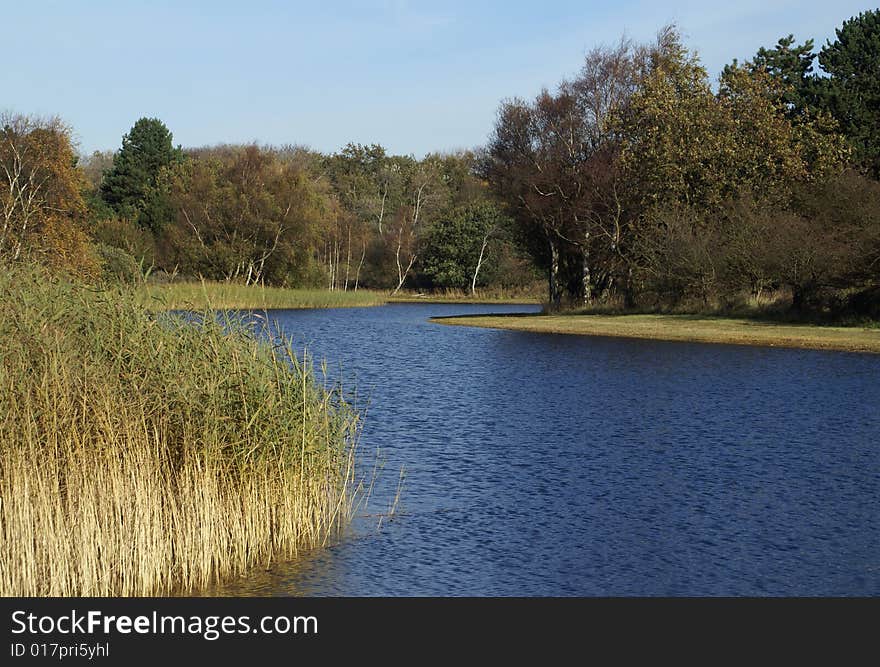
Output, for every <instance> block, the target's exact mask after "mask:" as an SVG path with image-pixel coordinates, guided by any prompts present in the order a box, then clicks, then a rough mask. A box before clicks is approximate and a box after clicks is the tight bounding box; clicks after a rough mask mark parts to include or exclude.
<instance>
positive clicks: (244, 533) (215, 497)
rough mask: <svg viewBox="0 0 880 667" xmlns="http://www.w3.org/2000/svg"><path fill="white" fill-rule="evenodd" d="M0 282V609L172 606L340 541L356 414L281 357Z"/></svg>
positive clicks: (53, 287) (220, 329)
mask: <svg viewBox="0 0 880 667" xmlns="http://www.w3.org/2000/svg"><path fill="white" fill-rule="evenodd" d="M0 268H2V272H0V274H2V275H0V594H2V595H5V596H43V595H53V596H68V595H91V596H103V595H152V594H164V593H184V594H185V593H186V592H188V591H194V590H197V589H200V588H203V587H205V586H207V585H209V584H211V583H213V582H216V581H218V580H221V579H223V578H227V577H230V576H232V575H235V574H237V573H241V572H243V571H245V570H247V569H248V568H252V567H255V566H264V565H266V564H268V563H269V562H270V561H272V560H273V559H281V558H290V557H293V556H295V555H296V554H297V552H298V551H299V550H301V549H306V548H312V547H315V546H317V545H322V544H325V543H326V542H327V541H328V540H330V539H332V538H333V536H334V535H335V534H337V532H338V531H339V530H340V529H342V528H343V527H344V526H345V525H346V524H347V522H348V521H349V518H350V515H351V512H352V511H353V509H352V508H353V502H354V498H355V496H356V495H357V491H356V489H354V488H353V486H354V485H353V483H352V480H353V470H352V466H353V460H354V456H353V449H354V442H355V439H356V431H357V428H358V424H357V415H356V414H355V413H354V412H353V411H352V410H351V409H350V408H349V407H348V406H347V405H346V404H345V403H344V401H343V400H342V398H341V396H340V395H339V393H338V392H336V391H334V390H332V389H327V388H326V387H325V386H324V385H323V384H322V383H320V382H319V381H318V380H317V379H316V376H315V374H314V373H313V372H312V370H311V366H310V364H308V363H306V362H300V361H298V360H297V359H296V357H295V356H294V355H293V353H292V351H291V349H290V347H289V346H285V345H281V344H278V343H277V341H276V344H275V345H274V346H273V345H270V344H268V343H266V342H263V341H261V340H260V339H259V338H258V336H256V335H255V334H253V333H251V332H250V331H249V330H248V328H247V327H245V326H243V325H239V324H236V323H235V322H230V321H223V322H218V321H217V319H216V318H215V316H214V315H208V314H206V315H203V316H201V317H197V318H191V319H188V320H184V319H182V318H180V317H173V316H171V315H166V314H160V315H151V314H150V313H148V312H147V311H146V310H145V309H144V308H143V307H141V306H140V305H138V303H137V301H138V297H137V296H136V295H133V294H128V293H125V292H123V291H118V292H114V291H112V290H109V291H99V290H92V289H90V288H87V287H84V286H79V285H75V284H71V283H68V282H65V281H62V280H58V279H54V278H50V277H49V276H47V275H46V274H44V273H43V272H41V271H38V270H31V269H22V268H15V269H11V268H9V267H0Z"/></svg>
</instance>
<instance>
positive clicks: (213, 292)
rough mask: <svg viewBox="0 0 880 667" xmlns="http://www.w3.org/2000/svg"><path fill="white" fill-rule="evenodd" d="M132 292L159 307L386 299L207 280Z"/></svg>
mask: <svg viewBox="0 0 880 667" xmlns="http://www.w3.org/2000/svg"><path fill="white" fill-rule="evenodd" d="M135 291H136V293H137V295H138V298H139V301H140V302H141V304H142V305H144V306H146V307H147V308H151V309H156V308H159V309H162V310H196V311H201V310H205V309H211V310H273V309H285V308H291V309H299V308H357V307H363V306H381V305H384V304H385V303H387V302H388V297H387V295H386V294H385V293H383V292H378V291H372V290H358V291H356V292H355V291H354V290H349V291H340V290H335V291H330V290H326V289H287V288H283V287H263V286H261V285H241V284H236V283H223V282H207V281H206V282H174V283H157V284H152V283H148V284H146V285H140V286H138V287H137V288H136V290H135Z"/></svg>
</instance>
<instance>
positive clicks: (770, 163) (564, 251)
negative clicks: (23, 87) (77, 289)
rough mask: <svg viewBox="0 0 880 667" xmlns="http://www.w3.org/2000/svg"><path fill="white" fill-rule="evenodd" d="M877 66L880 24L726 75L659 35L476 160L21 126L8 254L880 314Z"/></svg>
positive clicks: (590, 62)
mask: <svg viewBox="0 0 880 667" xmlns="http://www.w3.org/2000/svg"><path fill="white" fill-rule="evenodd" d="M878 72H880V10H874V11H866V12H864V13H862V14H860V15H859V16H857V17H853V18H851V19H849V20H847V21H845V22H844V23H843V24H842V25H841V26H840V27H838V28H837V30H836V38H835V39H833V40H829V41H828V43H826V44H825V45H824V46H822V47H821V48H819V49H817V48H816V47H815V45H814V42H813V40H811V39H807V40H806V41H804V42H803V43H798V41H797V40H796V39H795V37H794V36H793V35H788V36H785V37H783V38H781V39H780V40H779V41H778V43H777V44H776V45H774V46H772V47H765V48H761V49H759V50H758V52H757V53H756V54H755V55H754V56H752V57H751V58H750V59H748V60H745V61H743V62H739V61H737V60H733V61H732V62H731V63H730V64H729V65H727V66H726V67H725V68H724V70H723V72H722V73H721V75H720V77H719V79H718V81H712V80H711V79H710V77H709V75H708V73H707V70H706V69H705V67H704V66H703V65H702V63H701V61H700V59H699V57H698V55H697V54H696V53H694V52H693V51H692V50H690V49H689V48H687V47H686V46H685V45H684V43H683V40H682V38H681V36H680V34H679V32H678V30H677V29H676V28H675V27H666V28H663V29H661V30H660V31H659V33H658V35H657V38H656V40H654V41H653V42H650V43H635V42H633V41H631V40H627V39H622V40H620V41H619V42H618V43H616V44H614V45H611V46H603V47H597V48H595V49H593V50H592V51H590V52H589V53H588V54H587V56H586V57H585V59H584V61H583V63H582V64H581V68H580V70H579V71H577V72H576V74H574V75H573V76H571V77H569V78H566V79H563V80H561V82H560V83H559V84H558V85H557V86H556V87H555V88H553V89H545V90H542V91H541V92H540V93H539V94H538V95H537V96H536V97H535V98H533V99H519V98H511V99H508V100H504V101H503V102H501V104H500V107H499V109H498V114H497V117H496V120H495V124H494V128H493V130H492V132H491V135H490V136H489V137H488V139H487V142H486V144H485V145H484V146H480V147H475V148H474V149H473V150H470V151H459V152H454V153H433V154H428V155H426V156H424V157H421V158H417V157H414V156H412V155H409V156H405V155H392V154H388V152H387V151H386V150H385V149H384V148H383V147H382V146H381V145H378V144H373V145H361V144H353V143H350V144H348V145H346V146H345V147H344V148H342V149H341V150H339V151H338V152H336V153H333V154H322V153H320V152H317V151H314V150H311V149H309V148H307V147H304V146H301V145H285V146H264V145H258V144H251V145H227V144H218V145H215V146H209V147H200V148H183V147H181V146H179V145H178V146H176V145H175V144H174V139H173V135H172V131H171V129H170V128H168V127H167V126H166V125H165V124H164V122H163V121H162V120H161V119H158V118H141V119H139V120H137V121H136V122H135V123H134V125H133V126H132V127H131V129H130V130H129V132H128V133H126V134H125V136H124V137H122V142H121V146H120V147H119V148H118V149H116V150H113V151H105V152H95V153H93V154H91V155H87V156H83V155H78V154H77V151H76V147H75V145H74V143H73V141H72V135H73V130H72V128H70V127H68V126H67V125H66V124H65V123H64V122H63V121H62V120H60V119H58V118H41V117H35V116H27V115H22V114H17V113H13V112H6V113H5V114H4V115H3V117H2V118H0V127H2V136H0V165H2V170H0V182H2V187H0V197H2V229H0V255H2V256H3V257H5V258H6V259H8V260H10V261H36V262H38V263H40V264H43V265H45V266H48V267H51V268H52V269H54V270H60V271H64V272H66V273H69V274H72V275H75V276H79V277H82V278H85V279H86V280H87V281H90V282H99V281H103V282H116V281H122V282H140V281H145V280H148V281H154V282H161V281H165V282H167V281H185V280H198V279H205V280H212V281H225V282H230V283H242V284H257V285H265V286H277V287H321V288H326V289H328V290H339V291H356V290H358V289H362V288H370V289H380V290H386V291H389V292H391V293H397V292H399V291H400V290H404V289H407V290H413V289H415V290H424V291H429V290H459V291H462V292H468V293H471V294H475V293H478V292H479V291H480V290H484V289H493V288H504V289H519V290H528V289H535V286H536V285H540V286H541V287H539V288H538V289H541V290H542V291H543V293H544V294H545V299H546V304H547V306H548V308H549V309H562V308H593V307H602V308H619V309H639V310H643V311H649V310H662V309H681V310H693V311H715V310H725V309H735V308H737V307H739V306H742V305H743V304H761V303H767V304H771V303H772V304H776V307H780V308H783V309H784V310H786V311H787V312H791V313H796V314H802V315H806V316H810V317H815V316H821V317H828V318H849V317H857V318H873V319H877V318H878V317H880V182H878V178H880V74H878ZM297 131H299V132H303V129H299V130H297ZM292 132H293V129H292Z"/></svg>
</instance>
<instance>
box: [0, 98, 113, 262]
mask: <svg viewBox="0 0 880 667" xmlns="http://www.w3.org/2000/svg"><path fill="white" fill-rule="evenodd" d="M0 128H2V129H0V202H2V208H0V215H2V218H0V256H3V257H5V258H7V259H11V260H13V261H15V260H20V259H25V258H26V259H31V260H37V261H41V262H42V263H45V264H48V265H50V266H54V267H56V268H59V269H63V270H66V271H70V272H73V273H75V274H79V275H81V276H85V277H94V276H95V275H97V270H98V269H97V258H96V256H95V254H94V252H93V249H92V247H91V246H90V244H89V240H88V236H87V234H86V232H85V222H86V205H85V202H84V200H83V197H82V191H83V188H84V179H83V175H82V173H81V172H80V171H79V170H78V169H77V167H76V162H77V158H76V154H75V153H74V150H73V146H72V143H71V139H70V129H69V128H68V127H67V126H65V125H64V124H63V123H62V122H61V121H60V120H59V119H57V118H49V119H41V118H36V117H32V116H23V115H16V114H5V115H3V116H2V117H0Z"/></svg>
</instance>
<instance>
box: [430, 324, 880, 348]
mask: <svg viewBox="0 0 880 667" xmlns="http://www.w3.org/2000/svg"><path fill="white" fill-rule="evenodd" d="M433 321H435V322H438V323H440V324H448V325H460V326H472V327H484V328H492V329H510V330H514V331H531V332H536V333H556V334H571V335H580V336H612V337H623V338H647V339H654V340H669V341H683V342H694V343H722V344H731V345H758V346H765V347H794V348H809V349H816V350H840V351H845V352H870V353H875V354H878V353H880V329H867V328H860V327H832V326H827V327H826V326H815V325H807V324H785V323H776V322H768V321H760V320H747V319H733V318H721V317H707V316H700V315H481V316H476V317H443V318H434V319H433Z"/></svg>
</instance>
